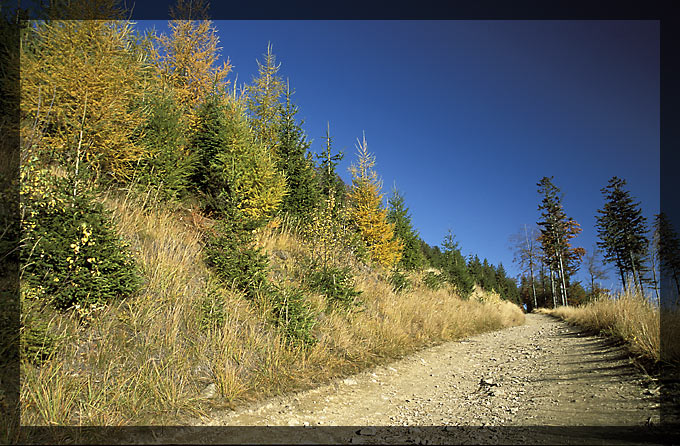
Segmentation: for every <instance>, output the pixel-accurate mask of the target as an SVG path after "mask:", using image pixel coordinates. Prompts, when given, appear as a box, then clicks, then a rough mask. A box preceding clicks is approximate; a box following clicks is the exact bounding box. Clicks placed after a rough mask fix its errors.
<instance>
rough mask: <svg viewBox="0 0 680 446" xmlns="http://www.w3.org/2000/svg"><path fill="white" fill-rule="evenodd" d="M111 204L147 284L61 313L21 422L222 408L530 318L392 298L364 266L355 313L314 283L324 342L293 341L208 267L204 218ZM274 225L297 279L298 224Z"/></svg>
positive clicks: (285, 269) (457, 303)
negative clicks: (88, 310)
mask: <svg viewBox="0 0 680 446" xmlns="http://www.w3.org/2000/svg"><path fill="white" fill-rule="evenodd" d="M105 203H106V204H107V206H108V207H109V208H110V209H111V210H113V212H114V214H115V219H116V221H117V224H118V228H119V230H120V233H121V234H122V235H123V236H124V237H125V238H127V239H128V240H130V241H131V243H132V246H133V249H134V250H135V257H136V258H137V260H138V261H139V263H140V265H141V267H142V269H143V272H144V277H145V280H146V284H145V286H144V288H143V290H142V291H141V292H140V293H139V294H138V295H136V296H134V297H131V298H128V299H125V300H122V301H119V302H114V303H111V304H110V305H108V306H106V307H102V308H100V309H98V310H96V311H94V312H93V313H92V314H91V315H89V316H88V317H87V318H86V319H85V320H82V319H80V318H79V317H78V316H76V315H74V314H72V313H69V312H65V313H60V312H54V313H53V315H52V322H51V324H52V325H51V326H52V327H53V332H54V334H55V335H56V336H59V337H60V339H63V341H62V342H61V344H60V345H59V347H58V350H57V353H56V354H55V356H54V357H53V358H52V359H51V360H50V361H48V362H46V363H44V364H43V365H42V366H40V367H37V366H33V365H30V364H28V363H26V364H23V365H22V374H21V379H22V387H21V404H22V424H24V425H160V424H163V425H168V424H184V423H187V422H189V421H190V420H192V419H195V418H196V417H200V416H204V415H206V414H208V413H209V412H210V411H211V410H213V409H215V408H224V407H230V406H231V407H233V406H234V405H237V404H240V403H243V402H245V401H252V400H255V399H258V398H262V397H266V396H269V395H274V394H279V393H282V392H286V391H291V390H298V389H304V388H309V387H310V386H313V385H315V384H318V383H322V382H326V381H328V380H329V379H331V378H333V377H339V376H343V375H347V374H350V373H353V372H356V371H358V370H360V369H362V368H365V367H366V366H369V365H372V364H377V363H383V362H386V361H389V360H392V359H394V358H398V357H401V356H403V355H405V354H408V353H410V352H412V351H414V350H416V349H418V348H420V347H423V346H426V345H431V344H435V343H438V342H442V341H447V340H452V339H458V338H461V337H465V336H468V335H471V334H474V333H479V332H483V331H488V330H495V329H499V328H503V327H507V326H511V325H517V324H521V323H523V321H524V314H523V313H522V311H521V310H520V309H519V308H518V307H517V306H515V305H513V304H511V303H508V302H504V301H501V300H500V299H497V298H494V297H493V296H491V297H489V296H486V297H485V299H486V300H485V301H481V300H478V299H471V300H468V301H465V300H461V299H459V298H458V297H457V295H456V294H455V293H454V292H452V291H451V290H445V289H441V290H438V291H431V290H429V289H427V288H425V287H422V286H419V285H416V286H415V287H414V288H413V289H412V290H411V291H410V292H408V293H403V294H395V293H393V292H392V289H391V286H390V285H389V284H387V283H386V281H385V280H383V279H381V278H380V277H379V276H380V275H379V274H377V273H375V272H371V271H367V270H364V272H363V273H359V274H358V276H357V283H356V285H357V287H358V288H359V289H361V290H362V291H363V294H362V296H361V297H362V300H363V301H364V305H363V307H361V308H360V310H359V311H355V312H342V311H332V312H325V311H324V310H325V309H326V308H325V305H326V302H325V300H324V298H323V297H322V296H320V295H315V294H311V293H308V296H307V297H308V300H309V301H310V303H311V304H312V306H313V307H314V308H315V309H316V310H317V311H318V313H319V320H318V323H317V326H316V328H315V335H316V337H317V338H318V339H319V342H318V343H317V344H315V345H314V346H313V347H311V348H308V349H306V350H305V349H301V348H296V347H293V346H291V345H290V344H289V343H287V342H286V340H285V337H284V336H282V335H281V334H280V332H279V331H278V330H277V329H276V328H275V327H274V326H273V325H271V323H269V322H268V314H267V308H265V307H264V306H262V305H257V304H256V303H254V302H250V301H248V300H246V299H245V298H243V297H242V296H241V295H240V294H239V293H238V292H236V291H234V290H231V289H229V288H228V287H225V286H224V285H223V284H221V283H219V282H218V281H216V280H214V279H213V278H212V277H211V274H210V272H209V271H208V270H207V269H206V267H205V266H204V264H203V261H202V253H201V227H202V224H197V222H196V219H195V218H192V217H191V213H190V212H187V211H186V210H167V209H160V208H153V207H152V206H146V207H145V208H144V209H146V210H143V207H142V206H140V205H139V204H135V203H131V202H129V201H128V200H127V199H125V198H123V197H116V196H113V195H111V196H108V197H106V199H105ZM275 226H276V225H272V226H270V227H268V228H265V229H264V230H263V231H260V233H259V234H258V241H259V243H260V245H261V246H263V247H264V248H265V249H266V250H267V251H268V252H270V253H273V252H275V251H284V252H286V254H287V255H286V256H284V257H286V260H282V259H281V258H279V257H277V256H275V255H272V256H271V257H272V259H273V260H275V259H279V260H278V261H279V263H280V264H279V265H277V268H278V275H279V276H281V275H283V278H281V277H279V278H278V279H277V277H276V275H275V274H274V273H272V274H273V275H272V279H275V280H285V281H288V282H295V280H294V279H293V277H296V271H294V270H295V268H298V267H299V266H298V265H299V264H298V263H297V259H298V258H299V257H300V256H304V250H303V249H302V248H301V246H302V244H301V243H300V242H299V240H297V239H296V237H295V235H294V231H291V230H289V229H286V228H285V227H278V228H277V227H275ZM284 226H285V225H284ZM300 274H304V271H297V276H299V275H300ZM416 282H418V281H417V280H416ZM206 314H208V315H210V317H209V318H208V320H209V323H208V324H207V325H206V323H205V321H206ZM211 393H212V395H211Z"/></svg>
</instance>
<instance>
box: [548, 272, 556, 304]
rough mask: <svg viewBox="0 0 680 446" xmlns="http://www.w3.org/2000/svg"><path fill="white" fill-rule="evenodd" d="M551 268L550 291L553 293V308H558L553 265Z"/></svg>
mask: <svg viewBox="0 0 680 446" xmlns="http://www.w3.org/2000/svg"><path fill="white" fill-rule="evenodd" d="M549 268H550V291H551V293H552V301H553V308H557V301H556V300H555V280H554V279H553V270H552V266H549Z"/></svg>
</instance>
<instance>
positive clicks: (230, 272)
mask: <svg viewBox="0 0 680 446" xmlns="http://www.w3.org/2000/svg"><path fill="white" fill-rule="evenodd" d="M225 212H228V213H227V214H226V215H225V216H224V218H222V219H221V220H219V221H218V223H217V225H216V226H215V228H213V229H214V230H213V231H211V232H210V233H209V234H208V235H207V240H206V245H205V248H204V251H203V252H204V255H205V262H206V265H207V266H208V267H210V268H212V269H213V271H215V273H216V274H217V276H218V277H219V278H220V280H222V281H223V282H224V283H226V284H227V285H229V286H233V287H235V288H236V289H238V290H240V291H242V292H244V293H245V295H246V297H248V298H251V299H252V298H254V297H255V296H256V293H257V292H258V291H259V290H261V289H262V288H263V287H264V286H265V285H266V284H267V268H268V266H269V262H268V260H267V256H266V255H265V254H263V253H262V250H261V249H260V248H255V247H254V246H253V233H252V230H253V229H254V226H253V223H252V222H250V221H248V220H247V219H246V218H245V217H244V216H243V214H242V213H241V212H239V211H238V210H237V209H234V208H233V207H232V208H231V209H230V210H229V209H225Z"/></svg>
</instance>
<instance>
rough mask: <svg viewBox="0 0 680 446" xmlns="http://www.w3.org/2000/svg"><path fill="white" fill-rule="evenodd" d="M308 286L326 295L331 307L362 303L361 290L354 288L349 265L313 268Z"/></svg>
mask: <svg viewBox="0 0 680 446" xmlns="http://www.w3.org/2000/svg"><path fill="white" fill-rule="evenodd" d="M306 281H307V286H308V287H309V288H310V289H311V290H313V291H317V292H320V293H322V294H324V295H325V296H326V299H327V300H328V302H329V303H330V304H331V307H343V308H351V307H355V306H358V305H360V304H361V301H360V300H359V299H358V297H359V295H360V294H361V291H357V290H355V289H354V280H353V278H352V273H351V270H350V269H349V267H344V268H338V267H330V266H326V267H321V268H312V272H311V274H310V275H309V277H308V278H307V280H306Z"/></svg>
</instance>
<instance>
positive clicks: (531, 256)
mask: <svg viewBox="0 0 680 446" xmlns="http://www.w3.org/2000/svg"><path fill="white" fill-rule="evenodd" d="M524 236H525V237H526V240H527V254H528V255H529V273H530V274H531V290H532V291H533V293H534V308H536V307H537V306H538V304H537V303H536V285H535V284H534V260H533V252H532V251H533V250H532V247H531V246H530V245H529V232H528V231H527V225H526V224H525V225H524ZM532 237H533V235H532Z"/></svg>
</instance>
